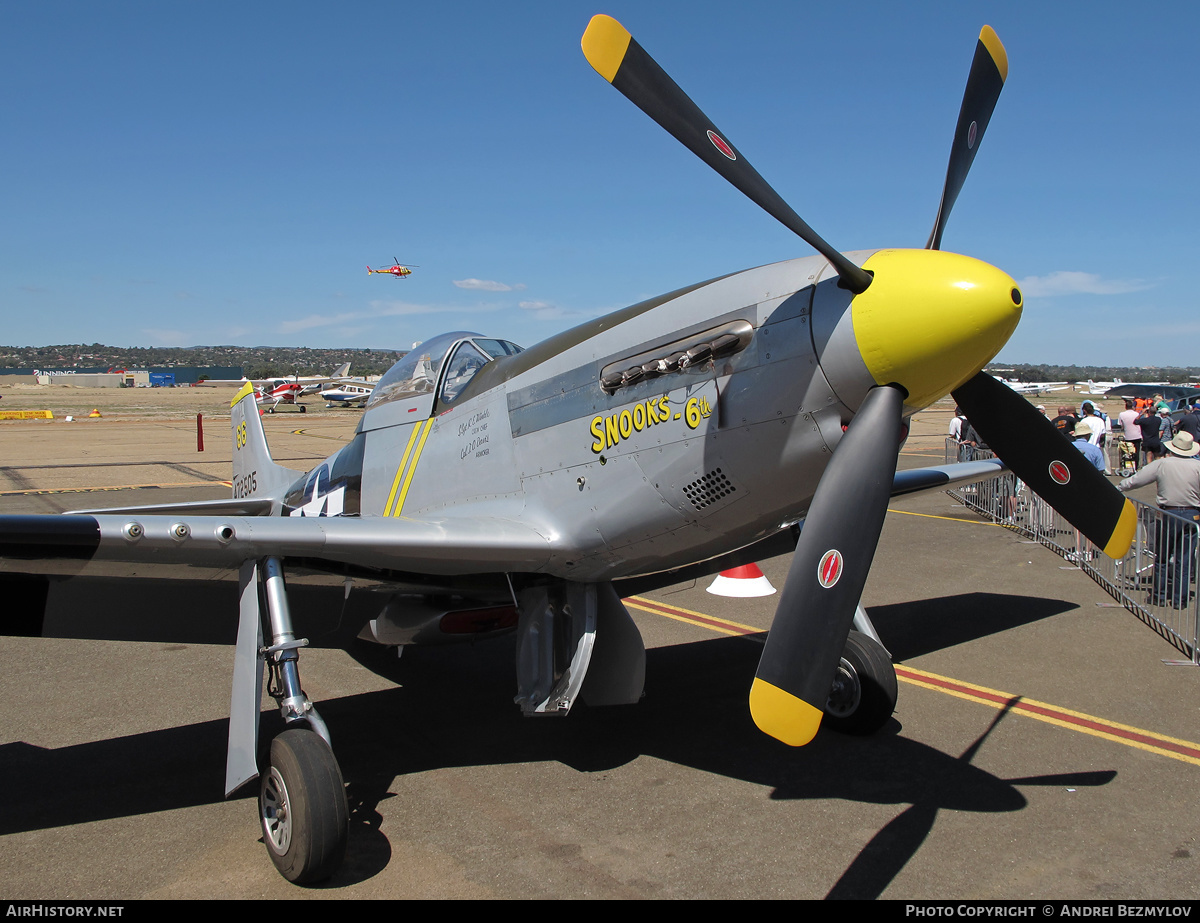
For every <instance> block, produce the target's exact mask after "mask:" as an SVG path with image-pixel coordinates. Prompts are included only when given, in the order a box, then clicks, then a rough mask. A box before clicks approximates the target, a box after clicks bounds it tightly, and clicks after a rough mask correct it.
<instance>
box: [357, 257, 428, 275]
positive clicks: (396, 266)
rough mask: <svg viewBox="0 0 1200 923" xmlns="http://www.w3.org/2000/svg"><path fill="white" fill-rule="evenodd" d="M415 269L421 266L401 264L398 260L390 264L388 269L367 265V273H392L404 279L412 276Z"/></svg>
mask: <svg viewBox="0 0 1200 923" xmlns="http://www.w3.org/2000/svg"><path fill="white" fill-rule="evenodd" d="M414 269H420V267H419V266H401V265H400V261H399V260H396V262H395V263H393V264H392V265H391V266H389V267H388V268H387V269H372V268H371V267H370V266H368V267H367V275H371V274H372V273H376V272H378V273H391V274H392V275H393V276H395V277H396V278H397V279H403V278H404V277H405V276H411V275H412V271H413V270H414Z"/></svg>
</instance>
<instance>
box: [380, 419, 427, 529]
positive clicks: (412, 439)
mask: <svg viewBox="0 0 1200 923" xmlns="http://www.w3.org/2000/svg"><path fill="white" fill-rule="evenodd" d="M421 426H422V424H420V423H418V424H417V425H416V426H414V427H413V431H412V434H411V435H410V436H409V437H408V445H407V446H405V448H404V455H402V456H401V458H400V466H399V467H398V468H397V469H396V477H395V479H393V481H392V491H391V493H389V494H388V498H387V503H385V504H384V506H383V515H384V516H391V515H392V501H394V500H395V499H396V491H397V490H399V489H400V479H401V478H402V477H403V476H404V468H405V466H406V465H407V464H408V457H409V456H410V455H411V454H412V450H413V446H415V445H416V444H417V436H418V435H419V434H420V432H421Z"/></svg>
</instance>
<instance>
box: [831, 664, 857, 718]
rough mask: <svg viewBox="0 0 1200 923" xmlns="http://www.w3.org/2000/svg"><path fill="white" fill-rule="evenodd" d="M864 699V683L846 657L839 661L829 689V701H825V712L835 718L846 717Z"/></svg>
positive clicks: (852, 712)
mask: <svg viewBox="0 0 1200 923" xmlns="http://www.w3.org/2000/svg"><path fill="white" fill-rule="evenodd" d="M861 701H862V683H861V682H860V680H859V678H858V671H856V670H855V669H854V665H853V664H851V663H850V661H848V660H847V659H846V658H845V657H843V658H842V659H841V661H840V662H839V663H838V668H837V672H836V673H835V674H834V676H833V686H831V687H830V689H829V701H828V702H826V703H825V713H826V714H828V715H831V716H833V717H834V718H845V717H846V716H848V715H852V714H854V712H855V711H856V710H857V708H858V704H859V702H861Z"/></svg>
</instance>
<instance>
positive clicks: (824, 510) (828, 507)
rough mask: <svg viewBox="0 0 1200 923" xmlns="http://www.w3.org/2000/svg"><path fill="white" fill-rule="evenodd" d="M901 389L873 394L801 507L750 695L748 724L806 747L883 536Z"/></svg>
mask: <svg viewBox="0 0 1200 923" xmlns="http://www.w3.org/2000/svg"><path fill="white" fill-rule="evenodd" d="M904 396H905V395H904V391H903V390H902V389H900V388H896V387H894V386H890V385H885V386H883V387H880V388H873V389H872V390H871V391H869V392H868V393H867V396H866V397H865V398H864V399H863V403H862V406H861V407H860V408H859V411H858V414H857V415H856V416H855V417H854V419H853V420H852V421H851V423H850V425H849V427H847V429H846V433H845V435H843V436H842V439H841V441H840V442H838V444H837V448H836V449H834V452H833V457H832V458H831V459H830V460H829V464H828V465H827V466H826V468H825V473H824V474H822V475H821V483H820V484H818V485H817V492H816V494H815V496H814V497H813V500H812V505H811V506H809V508H808V516H807V517H806V518H805V520H804V528H803V529H802V530H801V532H800V540H799V541H798V542H797V543H796V553H795V554H794V555H793V556H792V564H791V567H790V568H789V570H788V575H787V582H786V583H785V584H784V587H783V593H782V594H781V595H780V598H779V606H778V608H777V609H776V610H775V621H774V622H773V623H772V624H771V632H770V634H769V635H768V636H767V643H766V646H765V647H764V648H763V653H762V658H761V659H760V660H759V662H758V672H757V674H756V675H755V677H754V685H753V686H752V687H751V689H750V714H751V715H752V716H753V718H754V723H755V724H757V725H758V726H759V728H761V729H762V730H763V731H765V732H766V733H768V734H770V735H771V736H772V737H775V738H777V739H778V740H781V741H783V742H784V743H786V744H791V745H792V746H793V747H799V746H802V745H803V744H806V743H808V742H809V741H810V740H812V738H813V735H815V734H816V733H817V728H818V727H819V726H820V724H821V715H822V714H823V709H824V707H825V703H826V701H827V700H828V699H829V687H830V685H831V684H832V682H833V674H834V671H835V670H836V669H837V666H838V661H839V659H840V658H841V654H842V648H843V647H844V646H845V644H846V635H847V634H848V633H849V631H850V623H851V622H853V620H854V612H855V610H856V609H857V608H858V601H859V599H860V598H861V597H862V591H863V585H864V584H865V583H866V582H867V574H868V573H869V572H870V570H871V561H872V559H873V558H874V557H875V546H876V545H877V544H878V543H879V533H880V531H881V530H882V529H883V518H884V515H885V514H886V513H887V506H888V500H889V499H890V497H891V490H892V480H893V478H894V477H895V474H896V458H897V456H898V455H899V454H900V436H901V417H900V414H901V412H902V410H903V405H904Z"/></svg>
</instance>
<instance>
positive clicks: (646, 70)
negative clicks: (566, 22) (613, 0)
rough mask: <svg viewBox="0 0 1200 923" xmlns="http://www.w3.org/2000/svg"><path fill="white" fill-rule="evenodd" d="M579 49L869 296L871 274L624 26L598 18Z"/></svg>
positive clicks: (611, 80) (855, 288) (856, 290)
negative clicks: (821, 230)
mask: <svg viewBox="0 0 1200 923" xmlns="http://www.w3.org/2000/svg"><path fill="white" fill-rule="evenodd" d="M580 44H581V45H582V47H583V54H584V56H585V57H586V58H587V59H588V63H589V64H591V65H592V67H593V68H595V70H596V73H598V74H599V75H600V76H601V77H603V78H604V79H605V80H607V81H608V82H609V83H611V84H612V85H613V86H614V87H616V88H617V89H618V90H620V91H621V93H623V94H624V95H625V97H626V98H628V99H629V101H630V102H632V103H633V104H634V105H635V106H637V107H638V108H639V109H641V110H642V111H643V112H645V113H646V115H648V116H650V118H652V119H654V121H656V122H657V123H658V124H659V125H661V126H662V127H663V128H665V129H666V130H667V131H668V132H670V133H671V134H672V135H674V136H675V138H676V139H677V140H678V141H679V142H680V143H682V144H683V146H684V147H686V148H687V149H688V150H689V151H691V152H692V153H693V154H695V155H696V156H697V157H699V158H700V159H701V160H703V161H704V162H705V163H706V164H708V165H709V166H710V167H712V168H713V169H714V170H716V171H717V172H718V173H720V174H721V175H722V176H723V177H725V179H726V180H728V181H729V182H730V183H732V184H733V185H734V186H735V187H736V188H737V189H738V190H739V191H740V192H741V193H742V194H743V195H745V196H746V197H747V198H749V199H750V200H751V201H753V202H755V203H756V204H757V205H758V206H759V207H760V208H762V209H763V210H765V211H766V212H767V213H768V214H769V215H771V217H773V218H775V219H776V220H777V221H779V222H780V223H782V224H783V225H784V227H786V228H788V229H789V230H790V231H792V232H793V233H795V234H797V235H799V236H800V238H801V239H803V240H804V241H805V242H806V243H807V244H809V245H810V246H811V247H813V248H814V249H815V250H816V251H817V252H818V253H820V254H821V255H822V256H823V257H825V258H826V259H827V260H829V262H830V264H831V265H832V266H833V268H834V269H835V270H837V273H838V275H839V276H841V277H842V281H843V282H844V284H845V285H846V287H847V288H848V289H850V291H852V292H854V293H855V294H856V295H857V294H859V293H861V292H865V291H866V290H867V286H868V285H870V284H871V274H870V273H868V272H866V271H865V270H864V269H862V267H860V266H857V265H855V264H854V263H852V262H851V261H850V260H849V259H847V258H846V257H845V256H843V255H842V254H841V253H839V252H838V251H837V250H835V249H834V248H833V247H832V246H831V245H830V244H829V243H828V242H826V241H825V240H824V239H823V238H822V237H821V236H820V235H819V234H818V233H817V232H816V231H814V230H813V229H812V228H810V227H809V226H808V225H807V224H806V223H805V222H804V220H803V219H802V218H801V217H800V216H799V215H797V214H796V213H795V212H794V211H793V210H792V208H791V206H790V205H788V204H787V203H786V202H785V201H783V199H782V198H780V196H779V193H777V192H776V191H775V190H774V189H772V188H771V187H770V185H768V184H767V181H766V180H764V179H763V178H762V177H761V176H759V175H758V171H757V170H755V169H754V167H752V166H750V163H749V161H747V160H746V159H745V158H744V157H743V156H742V155H741V153H740V152H738V150H737V149H736V148H735V147H734V146H733V145H732V144H730V143H729V141H728V140H727V139H726V138H725V137H724V135H722V134H721V133H720V132H719V131H717V129H716V126H715V125H713V123H712V121H711V120H710V119H709V118H708V116H706V115H705V114H704V113H703V112H701V111H700V108H699V107H698V106H697V105H696V104H695V103H694V102H692V100H691V99H690V98H689V97H688V95H687V94H686V93H684V92H683V90H681V89H680V88H679V86H678V85H677V84H676V83H675V81H674V80H672V79H671V78H670V77H669V76H668V75H667V73H666V71H664V70H663V69H662V68H661V67H659V66H658V64H657V63H656V62H655V60H654V59H653V58H652V57H650V55H648V54H646V52H645V51H644V50H643V48H642V46H641V45H639V44H638V43H637V42H636V41H634V39H633V36H632V35H630V34H629V31H628V30H627V29H626V28H625V27H624V26H622V25H621V24H620V23H619V22H617V21H616V20H615V19H613V18H612V17H611V16H605V15H603V14H601V15H597V16H593V17H592V21H591V22H590V23H588V27H587V30H586V31H585V32H584V33H583V39H582V41H581V42H580Z"/></svg>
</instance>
